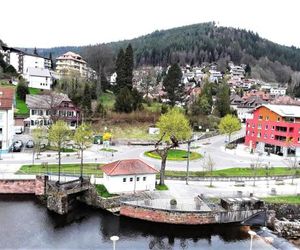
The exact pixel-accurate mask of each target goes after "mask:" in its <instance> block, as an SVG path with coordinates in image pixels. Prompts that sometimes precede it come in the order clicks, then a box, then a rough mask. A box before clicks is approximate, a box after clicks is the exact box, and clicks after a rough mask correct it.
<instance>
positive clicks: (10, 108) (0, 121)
mask: <svg viewBox="0 0 300 250" xmlns="http://www.w3.org/2000/svg"><path fill="white" fill-rule="evenodd" d="M14 103H15V92H14V89H13V88H5V87H0V151H1V152H3V151H7V150H8V149H9V148H10V146H11V145H12V142H13V136H14Z"/></svg>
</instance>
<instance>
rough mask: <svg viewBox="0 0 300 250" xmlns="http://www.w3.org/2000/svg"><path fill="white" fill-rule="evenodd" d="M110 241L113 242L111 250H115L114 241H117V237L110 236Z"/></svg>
mask: <svg viewBox="0 0 300 250" xmlns="http://www.w3.org/2000/svg"><path fill="white" fill-rule="evenodd" d="M110 240H111V241H112V242H113V250H116V241H118V240H119V236H115V235H114V236H111V237H110Z"/></svg>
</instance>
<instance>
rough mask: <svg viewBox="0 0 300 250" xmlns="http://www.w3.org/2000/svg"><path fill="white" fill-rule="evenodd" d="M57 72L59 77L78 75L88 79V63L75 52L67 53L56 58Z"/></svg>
mask: <svg viewBox="0 0 300 250" xmlns="http://www.w3.org/2000/svg"><path fill="white" fill-rule="evenodd" d="M56 72H57V73H58V74H59V75H69V74H72V73H74V74H78V75H79V76H81V77H84V78H86V77H87V76H88V68H87V63H86V61H84V60H83V59H82V57H81V56H80V55H78V54H76V53H74V52H71V51H69V52H67V53H65V54H63V55H62V56H59V57H58V58H56Z"/></svg>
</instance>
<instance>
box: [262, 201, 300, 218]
mask: <svg viewBox="0 0 300 250" xmlns="http://www.w3.org/2000/svg"><path fill="white" fill-rule="evenodd" d="M266 206H267V208H268V210H274V211H275V214H276V218H277V219H282V218H287V219H300V205H296V204H276V203H267V204H266Z"/></svg>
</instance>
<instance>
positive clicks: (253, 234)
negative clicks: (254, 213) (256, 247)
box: [248, 230, 256, 250]
mask: <svg viewBox="0 0 300 250" xmlns="http://www.w3.org/2000/svg"><path fill="white" fill-rule="evenodd" d="M248 234H249V235H250V237H251V241H250V250H252V243H253V237H254V236H255V235H256V233H255V232H254V231H252V230H249V231H248Z"/></svg>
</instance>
